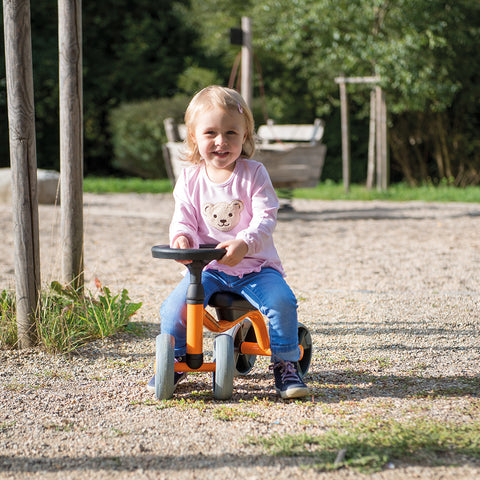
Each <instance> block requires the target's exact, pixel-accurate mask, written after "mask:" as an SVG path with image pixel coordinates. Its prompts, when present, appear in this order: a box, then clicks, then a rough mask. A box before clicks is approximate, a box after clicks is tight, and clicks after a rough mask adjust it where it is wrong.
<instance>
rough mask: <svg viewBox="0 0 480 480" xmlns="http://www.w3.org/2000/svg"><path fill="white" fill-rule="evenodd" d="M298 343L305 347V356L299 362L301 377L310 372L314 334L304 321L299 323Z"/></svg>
mask: <svg viewBox="0 0 480 480" xmlns="http://www.w3.org/2000/svg"><path fill="white" fill-rule="evenodd" d="M298 344H299V345H301V346H302V347H303V357H302V358H301V359H300V360H299V361H298V362H297V367H298V374H299V375H300V378H303V376H304V375H305V374H306V373H307V372H308V369H309V368H310V362H311V360H312V349H313V345H312V336H311V335H310V332H309V331H308V328H307V327H306V326H305V325H303V324H302V323H299V324H298Z"/></svg>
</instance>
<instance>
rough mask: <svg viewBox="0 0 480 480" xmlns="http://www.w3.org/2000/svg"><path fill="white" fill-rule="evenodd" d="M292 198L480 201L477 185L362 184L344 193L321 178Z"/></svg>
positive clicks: (479, 190) (351, 187)
mask: <svg viewBox="0 0 480 480" xmlns="http://www.w3.org/2000/svg"><path fill="white" fill-rule="evenodd" d="M294 197H295V198H306V199H317V200H390V201H395V202H407V201H423V202H466V203H470V202H480V186H475V187H465V188H460V187H453V186H449V185H446V184H441V185H432V184H430V185H422V186H419V187H410V186H408V185H406V184H404V183H395V184H393V185H391V186H390V187H389V188H388V189H387V190H386V191H377V190H376V189H375V188H374V189H372V190H368V189H367V188H366V187H365V186H364V185H351V186H350V191H349V192H348V193H346V192H345V189H344V187H343V184H341V183H334V182H331V181H325V182H322V183H320V184H319V185H318V186H317V187H315V188H302V189H296V190H295V191H294Z"/></svg>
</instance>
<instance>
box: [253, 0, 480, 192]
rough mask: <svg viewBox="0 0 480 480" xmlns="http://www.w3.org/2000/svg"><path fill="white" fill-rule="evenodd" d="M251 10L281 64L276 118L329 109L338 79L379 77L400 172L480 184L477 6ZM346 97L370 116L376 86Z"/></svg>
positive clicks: (319, 4) (292, 5)
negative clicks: (370, 99)
mask: <svg viewBox="0 0 480 480" xmlns="http://www.w3.org/2000/svg"><path fill="white" fill-rule="evenodd" d="M251 15H252V17H253V18H254V19H255V26H256V30H255V33H254V35H255V38H256V39H257V41H256V48H257V50H259V51H260V52H261V54H262V57H263V61H264V62H269V61H270V59H271V58H273V59H274V61H275V62H281V64H282V66H283V68H282V70H278V69H277V68H276V69H275V71H273V72H271V73H273V74H274V75H275V77H274V78H270V75H271V73H270V72H269V71H268V70H267V71H266V72H267V73H266V75H268V77H267V78H266V80H265V83H266V84H267V85H269V87H270V91H271V93H270V96H271V97H274V96H277V98H280V99H281V101H283V105H281V104H280V103H279V102H280V101H279V100H276V101H275V102H274V103H273V107H274V109H275V111H276V113H278V115H281V116H283V118H285V119H288V120H289V121H292V120H293V119H294V118H298V116H299V115H301V111H302V110H303V111H304V112H308V113H309V115H310V120H311V118H312V117H313V116H325V115H328V113H329V112H331V111H332V108H337V107H338V101H337V100H336V98H337V86H336V84H335V82H334V79H335V77H337V76H341V75H345V76H370V75H379V76H380V77H381V79H382V80H381V85H382V87H383V88H384V89H385V91H386V93H387V104H388V108H389V110H390V112H391V114H390V134H391V142H390V148H391V154H392V160H393V165H392V170H393V171H394V174H396V173H399V174H401V175H402V176H403V177H404V178H405V179H406V180H407V181H409V183H411V184H416V183H419V182H421V181H424V180H426V179H427V178H428V177H429V176H431V177H435V178H448V179H450V178H454V182H455V183H456V184H459V185H465V184H468V183H478V182H479V181H480V156H479V153H478V152H479V146H480V141H479V139H478V135H477V134H476V133H475V132H478V127H479V125H478V122H479V120H478V119H479V117H480V115H479V113H480V112H479V105H478V101H477V100H476V99H478V97H479V94H480V82H478V77H479V72H480V68H479V67H480V53H479V52H478V48H477V47H476V45H477V43H478V39H479V38H480V26H479V25H480V4H479V3H478V2H469V1H468V0H462V1H458V2H444V1H443V0H432V1H430V0H428V1H418V0H396V1H394V2H392V1H381V0H379V1H376V2H370V1H366V0H362V1H357V2H349V1H348V0H340V1H336V2H332V1H331V0H320V1H319V0H297V1H295V2H294V1H291V0H266V1H265V2H261V3H258V4H256V5H255V7H254V8H253V9H252V12H251ZM349 94H350V98H351V102H352V103H353V104H354V105H353V115H354V116H357V117H360V118H361V117H362V116H363V117H365V116H366V115H367V114H368V104H369V97H368V96H369V89H368V88H366V87H365V86H362V87H359V86H353V85H352V86H349ZM355 105H356V107H355ZM362 105H363V106H364V107H363V108H360V107H361V106H362ZM356 110H357V111H356ZM327 123H328V120H327ZM337 129H339V125H338V124H337ZM329 151H330V149H329ZM365 154H366V149H365V153H364V156H365Z"/></svg>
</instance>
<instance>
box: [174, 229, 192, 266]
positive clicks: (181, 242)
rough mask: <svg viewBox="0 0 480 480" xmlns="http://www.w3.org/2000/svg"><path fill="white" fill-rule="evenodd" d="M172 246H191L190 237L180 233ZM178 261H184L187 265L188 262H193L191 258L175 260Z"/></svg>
mask: <svg viewBox="0 0 480 480" xmlns="http://www.w3.org/2000/svg"><path fill="white" fill-rule="evenodd" d="M172 248H190V240H189V239H188V237H185V236H184V235H180V236H179V237H177V238H176V239H175V240H174V242H173V244H172ZM175 261H176V262H178V263H182V264H183V265H187V264H188V263H192V261H191V260H175Z"/></svg>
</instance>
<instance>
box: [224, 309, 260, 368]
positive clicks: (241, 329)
mask: <svg viewBox="0 0 480 480" xmlns="http://www.w3.org/2000/svg"><path fill="white" fill-rule="evenodd" d="M225 333H226V334H227V335H230V336H231V337H232V338H233V349H234V354H233V364H234V366H235V371H234V375H235V376H238V375H246V374H247V373H248V372H250V370H251V369H252V368H253V366H254V365H255V360H256V359H257V356H256V355H248V354H244V353H240V347H241V345H242V342H255V341H256V336H255V330H254V329H253V325H252V322H251V321H250V320H249V319H248V318H247V319H245V320H244V321H243V322H242V323H238V324H237V325H235V326H234V327H232V328H231V329H230V330H228V331H226V332H225Z"/></svg>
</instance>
